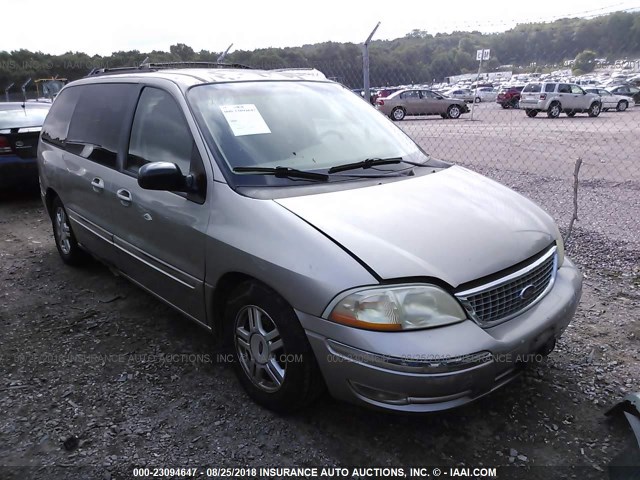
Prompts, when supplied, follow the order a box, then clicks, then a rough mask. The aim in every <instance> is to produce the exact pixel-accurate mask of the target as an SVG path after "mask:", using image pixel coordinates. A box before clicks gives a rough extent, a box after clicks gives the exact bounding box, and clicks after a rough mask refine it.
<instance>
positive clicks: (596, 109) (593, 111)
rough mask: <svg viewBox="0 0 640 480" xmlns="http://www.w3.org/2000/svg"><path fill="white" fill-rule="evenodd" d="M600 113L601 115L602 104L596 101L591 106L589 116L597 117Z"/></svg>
mask: <svg viewBox="0 0 640 480" xmlns="http://www.w3.org/2000/svg"><path fill="white" fill-rule="evenodd" d="M598 115H600V104H599V103H597V102H594V103H592V104H591V106H590V107H589V116H590V117H597V116H598Z"/></svg>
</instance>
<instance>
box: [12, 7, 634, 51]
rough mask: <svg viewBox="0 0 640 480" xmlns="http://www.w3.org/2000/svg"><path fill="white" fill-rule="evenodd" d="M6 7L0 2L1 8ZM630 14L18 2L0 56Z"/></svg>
mask: <svg viewBox="0 0 640 480" xmlns="http://www.w3.org/2000/svg"><path fill="white" fill-rule="evenodd" d="M8 2H9V0H0V8H2V5H3V4H6V3H8ZM560 4H561V5H560ZM629 9H638V10H640V0H579V1H576V0H564V1H563V2H558V1H557V0H536V1H535V2H531V1H523V0H510V1H495V0H484V1H478V0H474V1H468V0H456V1H449V2H447V1H442V0H436V1H431V2H429V1H426V0H422V1H416V0H401V1H397V2H393V1H391V0H367V1H360V0H357V1H351V0H341V1H337V0H323V1H320V2H318V1H315V2H313V1H309V0H298V1H294V0H272V1H270V2H267V1H257V0H224V1H220V0H218V1H216V0H209V1H196V0H179V1H177V2H176V1H172V2H162V1H154V2H150V1H147V0H111V1H109V2H96V3H95V4H94V3H93V2H91V1H89V0H64V1H63V2H51V1H50V0H47V1H43V0H21V1H20V2H19V4H15V5H14V6H13V7H12V8H11V11H13V12H16V11H17V10H21V11H22V12H23V13H22V15H21V16H20V17H18V16H15V17H14V18H12V19H8V18H5V19H4V20H3V22H2V28H1V29H0V50H6V51H12V50H18V49H21V48H24V49H27V50H31V51H41V52H44V53H50V54H54V55H58V54H61V53H65V52H67V51H74V52H75V51H79V52H84V53H87V54H89V55H94V54H98V55H109V54H111V53H112V52H114V51H119V50H139V51H140V52H149V51H151V50H163V51H168V50H169V46H170V45H173V44H176V43H184V44H186V45H189V46H190V47H192V48H193V49H194V50H195V51H200V50H210V51H212V52H221V51H223V50H225V49H226V48H227V47H228V46H229V44H231V43H233V48H232V51H233V50H254V49H257V48H268V47H297V46H301V45H305V44H313V43H320V42H326V41H334V42H353V43H362V42H363V41H364V40H365V39H366V38H367V36H368V35H369V33H370V32H371V30H372V29H373V28H374V27H375V25H376V23H377V22H381V23H380V27H379V28H378V30H377V32H376V34H375V36H374V39H378V40H390V39H393V38H398V37H403V36H404V35H406V34H407V33H409V32H410V31H411V30H413V29H419V30H426V31H427V32H429V33H431V34H435V33H438V32H444V33H449V32H452V31H454V30H467V31H470V30H479V31H481V32H500V31H504V30H508V29H510V28H512V27H514V26H515V25H516V24H518V23H528V22H535V21H553V20H556V19H558V18H563V17H576V16H577V17H592V16H595V15H600V14H606V13H609V12H613V11H618V10H629ZM3 10H4V9H3Z"/></svg>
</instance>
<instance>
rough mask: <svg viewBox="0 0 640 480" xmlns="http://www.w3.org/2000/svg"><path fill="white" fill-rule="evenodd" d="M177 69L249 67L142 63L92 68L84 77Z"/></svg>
mask: <svg viewBox="0 0 640 480" xmlns="http://www.w3.org/2000/svg"><path fill="white" fill-rule="evenodd" d="M177 68H246V69H250V68H251V67H249V66H247V65H243V64H241V63H224V62H160V63H150V62H143V63H141V64H140V65H138V66H137V67H114V68H94V69H93V70H91V71H90V72H89V73H88V74H87V75H86V76H87V77H95V76H97V75H115V74H118V73H134V72H156V71H158V70H166V69H177Z"/></svg>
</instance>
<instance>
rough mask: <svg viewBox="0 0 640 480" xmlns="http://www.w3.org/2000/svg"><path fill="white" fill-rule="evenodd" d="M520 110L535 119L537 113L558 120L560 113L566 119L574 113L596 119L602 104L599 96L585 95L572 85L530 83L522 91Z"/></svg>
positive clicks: (581, 89)
mask: <svg viewBox="0 0 640 480" xmlns="http://www.w3.org/2000/svg"><path fill="white" fill-rule="evenodd" d="M520 108H524V111H525V112H526V114H527V116H528V117H535V116H536V115H537V114H538V112H547V116H548V117H549V118H558V117H559V116H560V113H561V112H564V113H566V114H567V116H568V117H573V116H574V115H575V114H576V113H588V114H589V116H590V117H597V116H598V115H600V111H601V110H602V103H601V99H600V96H599V95H596V94H593V93H587V92H586V91H584V89H583V88H582V87H580V86H579V85H575V84H573V83H559V82H532V83H528V84H527V85H526V86H525V87H524V89H523V90H522V93H521V95H520Z"/></svg>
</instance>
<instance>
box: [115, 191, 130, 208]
mask: <svg viewBox="0 0 640 480" xmlns="http://www.w3.org/2000/svg"><path fill="white" fill-rule="evenodd" d="M116 196H117V197H118V199H119V200H120V203H121V204H122V205H123V206H125V207H128V206H129V205H131V200H132V199H131V192H129V190H125V189H124V188H121V189H120V190H118V191H117V192H116Z"/></svg>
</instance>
